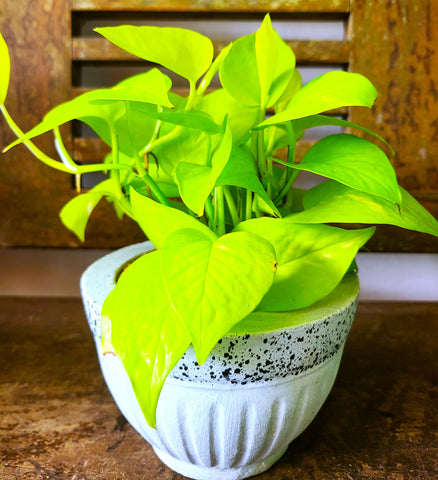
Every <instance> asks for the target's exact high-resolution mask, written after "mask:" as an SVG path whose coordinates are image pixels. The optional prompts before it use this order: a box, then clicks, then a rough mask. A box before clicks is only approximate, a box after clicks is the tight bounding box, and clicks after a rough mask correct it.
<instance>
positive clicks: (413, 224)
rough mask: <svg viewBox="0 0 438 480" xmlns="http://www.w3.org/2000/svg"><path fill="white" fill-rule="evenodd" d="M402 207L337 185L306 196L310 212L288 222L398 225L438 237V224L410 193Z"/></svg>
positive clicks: (404, 194)
mask: <svg viewBox="0 0 438 480" xmlns="http://www.w3.org/2000/svg"><path fill="white" fill-rule="evenodd" d="M400 191H401V195H402V202H401V207H400V209H399V207H398V206H397V205H395V204H394V203H392V202H389V201H388V200H385V199H384V198H381V197H376V196H374V195H369V194H366V193H364V192H359V191H358V190H353V189H351V188H349V187H347V186H345V185H341V184H339V183H337V182H334V181H328V182H324V183H322V184H320V185H317V186H316V187H313V188H311V189H310V190H309V191H308V192H307V193H306V194H305V196H304V207H305V209H306V210H304V211H302V212H300V213H297V214H295V215H291V216H289V217H286V218H285V221H288V222H294V223H364V224H373V225H376V224H387V225H396V226H398V227H402V228H406V229H408V230H415V231H418V232H423V233H429V234H431V235H435V236H438V221H437V220H436V219H435V218H434V217H433V216H432V215H431V214H430V213H429V212H428V211H427V210H426V209H425V208H423V207H422V206H421V205H420V204H419V203H418V202H417V201H416V200H415V199H414V198H413V197H412V196H411V195H410V194H409V193H408V192H406V190H404V189H403V188H400Z"/></svg>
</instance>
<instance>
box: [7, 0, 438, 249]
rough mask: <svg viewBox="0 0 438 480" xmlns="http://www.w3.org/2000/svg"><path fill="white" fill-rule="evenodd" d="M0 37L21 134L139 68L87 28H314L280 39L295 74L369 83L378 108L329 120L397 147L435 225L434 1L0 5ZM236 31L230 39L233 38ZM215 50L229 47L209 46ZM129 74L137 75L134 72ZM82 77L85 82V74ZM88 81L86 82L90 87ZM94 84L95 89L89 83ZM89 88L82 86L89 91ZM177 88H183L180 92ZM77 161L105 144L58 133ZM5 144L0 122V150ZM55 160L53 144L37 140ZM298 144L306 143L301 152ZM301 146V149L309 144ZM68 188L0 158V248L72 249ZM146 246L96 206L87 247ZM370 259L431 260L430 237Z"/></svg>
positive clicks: (63, 178)
mask: <svg viewBox="0 0 438 480" xmlns="http://www.w3.org/2000/svg"><path fill="white" fill-rule="evenodd" d="M0 5H1V8H0V29H1V31H2V33H3V35H4V37H5V39H6V41H7V42H8V44H9V46H10V49H11V57H12V80H11V87H10V92H9V95H8V99H7V106H8V109H9V110H10V112H11V114H12V115H13V117H14V119H15V120H16V121H17V123H18V124H19V125H20V126H21V127H22V128H23V129H24V130H26V129H29V128H31V126H33V125H34V124H36V123H37V122H38V121H39V120H40V119H41V118H42V116H43V115H44V114H45V113H46V112H47V111H48V110H49V109H50V108H51V107H53V106H54V105H56V104H57V103H59V102H61V101H64V100H67V99H69V98H72V97H73V96H74V95H77V94H78V93H81V92H83V91H85V90H86V89H87V88H89V87H93V86H98V84H93V85H91V84H90V78H93V79H97V80H98V82H101V83H100V84H101V85H104V84H105V82H107V81H108V79H109V76H111V75H114V78H117V75H121V76H123V75H125V74H126V73H129V72H132V71H137V70H138V69H139V68H144V66H143V65H144V64H140V63H139V62H138V61H137V60H136V59H134V58H132V57H130V56H129V55H126V54H124V53H123V52H120V51H119V50H117V49H116V48H113V47H112V46H111V45H109V44H108V43H107V42H105V41H104V40H103V39H101V38H98V37H97V36H91V35H92V30H91V27H90V25H95V26H98V25H101V24H113V23H115V22H119V23H120V22H122V23H129V22H130V21H132V20H135V21H136V22H143V23H145V24H147V23H149V22H150V21H159V22H162V23H163V24H165V23H166V22H167V21H169V22H171V21H172V22H174V21H178V22H182V23H184V22H185V21H190V22H193V21H195V22H196V21H201V22H202V21H203V20H206V19H208V20H209V21H217V22H218V23H223V24H224V23H226V22H237V21H240V22H241V21H245V20H249V21H255V22H256V23H257V22H259V21H260V20H261V19H262V17H263V15H264V13H265V12H268V11H269V12H271V15H272V18H273V20H274V22H275V21H277V22H279V21H291V22H309V21H310V22H313V24H312V23H311V24H312V25H314V27H312V28H310V29H309V32H308V35H307V36H306V38H305V39H301V40H300V39H297V38H294V32H293V31H291V32H290V37H289V38H288V41H289V42H290V44H291V45H292V46H293V48H294V50H295V51H296V54H297V60H298V64H299V66H301V67H303V68H308V69H309V68H314V67H318V66H319V67H323V68H327V69H328V68H332V67H333V68H340V69H350V70H353V71H355V72H359V73H363V74H365V75H366V76H368V77H369V78H370V79H371V80H372V81H373V83H374V84H375V85H376V87H377V89H378V91H379V92H380V96H379V99H378V101H377V104H376V106H375V108H373V110H372V111H371V112H370V111H368V110H366V109H355V110H353V111H352V112H348V111H347V110H345V111H340V112H336V113H337V114H341V115H345V116H346V115H349V116H350V118H351V119H352V120H353V121H355V122H358V123H362V124H364V125H366V126H368V127H369V128H371V129H373V130H376V131H377V132H378V133H380V134H381V135H382V136H383V137H385V138H386V139H387V140H388V141H389V142H390V144H391V145H392V146H393V147H394V149H395V151H396V155H395V156H394V158H393V159H392V161H393V163H394V166H395V167H396V169H397V172H398V176H399V178H400V181H401V184H402V185H403V186H405V187H406V188H407V189H408V190H409V191H410V192H411V193H412V194H413V195H414V196H415V197H416V198H417V199H419V200H420V201H421V203H423V204H424V205H425V206H426V208H428V209H429V210H430V211H431V212H432V213H433V214H434V215H435V216H438V108H437V102H438V93H437V92H438V73H437V72H438V50H437V49H436V45H438V38H437V36H438V3H437V2H433V1H431V0H416V1H413V0H412V1H407V0H397V1H395V2H386V1H383V0H352V1H351V2H350V1H349V0H279V1H276V2H271V1H258V2H254V1H252V0H235V1H232V2H222V1H215V0H210V1H206V0H185V1H177V0H149V1H145V0H119V1H116V0H112V1H111V2H108V1H106V0H57V1H56V2H54V1H48V0H14V1H13V2H11V1H9V0H0ZM319 20H324V21H334V22H338V23H339V22H341V23H342V24H343V25H345V35H344V36H343V38H337V39H334V40H333V39H318V38H319V37H318V35H317V33H318V32H317V30H318V27H317V26H316V27H315V25H318V24H317V23H315V22H318V21H319ZM239 35H240V33H238V34H237V35H236V36H239ZM214 40H215V46H216V50H217V51H219V50H220V48H221V47H222V46H223V45H224V44H225V43H226V40H225V39H224V38H219V37H218V38H214ZM136 69H137V70H136ZM90 72H91V73H90ZM90 75H94V76H93V77H90ZM93 82H94V80H93ZM93 82H91V83H93ZM181 88H183V86H181ZM65 131H66V134H67V144H68V146H69V148H70V149H71V151H72V152H73V155H74V157H75V159H76V160H78V161H82V162H87V161H89V160H90V159H95V158H97V157H99V155H100V156H102V154H103V153H104V151H105V148H104V146H103V145H102V144H101V143H100V142H99V141H97V139H95V138H91V137H89V136H88V133H87V132H86V131H85V132H84V131H83V129H77V128H76V127H75V126H73V128H72V129H71V128H70V127H66V130H65ZM12 140H13V136H12V134H11V133H10V132H9V131H8V129H7V128H6V126H5V124H4V122H3V121H2V122H0V144H1V145H2V146H5V145H7V144H8V143H9V142H10V141H12ZM38 142H39V144H40V145H42V146H43V147H44V148H45V149H46V150H47V151H48V152H49V153H51V154H53V155H55V152H54V148H53V142H52V139H51V136H50V135H45V136H44V137H42V138H41V139H39V140H38ZM306 142H307V143H306ZM306 142H304V144H303V145H302V148H303V149H305V148H307V147H308V146H309V145H310V144H311V141H310V142H309V140H307V141H306ZM74 183H75V179H74V178H72V177H71V176H69V175H67V174H63V173H59V172H55V171H52V170H51V169H49V168H47V167H45V166H44V165H41V164H40V163H39V162H38V161H36V160H35V159H33V157H32V156H31V155H30V154H29V153H28V152H27V151H26V150H25V148H24V147H22V146H20V147H17V148H15V149H13V150H12V151H10V152H8V153H7V154H5V155H3V156H2V157H1V160H0V205H1V207H0V245H1V246H41V247H59V246H70V247H79V246H81V245H82V244H80V242H79V241H78V240H77V239H76V238H75V237H74V236H73V235H72V234H71V233H70V232H68V231H67V230H66V229H65V228H64V227H63V226H62V224H61V222H60V220H59V219H58V213H59V210H60V209H61V207H62V206H63V204H64V203H65V202H66V201H67V200H68V199H69V198H71V196H72V195H74V192H75V185H74ZM142 238H143V236H142V233H141V232H140V231H139V229H138V227H137V226H136V225H134V224H133V223H132V222H131V221H129V220H124V221H123V222H118V221H116V219H115V214H114V213H113V211H112V208H111V206H110V205H106V204H104V202H102V205H100V206H99V207H98V209H97V210H96V212H95V214H93V217H92V220H91V222H90V225H89V228H88V229H87V236H86V242H85V244H84V246H85V247H118V246H122V245H126V244H129V243H132V242H134V241H137V240H141V239H142ZM371 248H372V249H373V250H375V251H405V250H409V251H438V242H437V240H436V239H435V238H432V237H430V238H429V237H427V236H426V235H420V234H416V233H415V234H414V233H410V232H406V231H402V230H397V229H392V228H387V227H382V228H379V233H378V235H377V236H376V237H375V239H374V240H373V243H372V245H371Z"/></svg>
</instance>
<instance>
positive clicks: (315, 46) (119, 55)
mask: <svg viewBox="0 0 438 480" xmlns="http://www.w3.org/2000/svg"><path fill="white" fill-rule="evenodd" d="M213 43H214V47H215V55H217V54H218V53H219V52H220V50H222V48H223V47H224V46H225V45H226V44H227V43H228V42H223V41H214V42H213ZM287 43H288V45H289V46H290V47H291V48H292V49H293V50H294V52H295V55H296V57H297V61H298V62H300V63H331V64H339V63H341V64H347V63H348V59H349V55H350V44H349V42H348V41H329V40H323V41H321V40H294V41H289V42H287ZM72 59H73V60H74V61H132V60H135V59H138V57H135V56H134V55H131V54H129V53H127V52H125V51H124V50H122V49H120V48H118V47H117V46H115V45H114V44H112V43H110V42H108V41H107V40H105V39H103V38H73V41H72Z"/></svg>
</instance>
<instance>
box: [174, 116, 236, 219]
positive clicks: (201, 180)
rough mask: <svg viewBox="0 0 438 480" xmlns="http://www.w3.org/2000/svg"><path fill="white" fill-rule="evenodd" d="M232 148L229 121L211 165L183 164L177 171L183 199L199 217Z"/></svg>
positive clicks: (179, 165) (214, 152) (180, 164)
mask: <svg viewBox="0 0 438 480" xmlns="http://www.w3.org/2000/svg"><path fill="white" fill-rule="evenodd" d="M231 146H232V135H231V128H230V124H229V122H228V121H227V122H226V126H225V132H224V134H223V135H222V138H221V139H220V141H219V144H218V145H217V146H216V148H215V149H214V151H213V154H212V156H211V162H210V163H211V165H198V164H195V163H189V162H181V163H179V164H178V165H177V167H176V169H175V178H176V180H177V182H178V186H179V191H180V194H181V198H182V200H183V201H184V203H185V204H186V205H187V206H188V207H189V208H190V209H191V210H192V211H193V212H195V213H196V215H197V216H198V217H201V216H202V215H203V214H204V205H205V202H206V200H207V198H208V196H209V195H210V193H211V191H212V190H213V188H214V186H215V184H216V180H217V179H218V177H219V175H220V174H221V172H222V170H223V169H224V167H225V165H226V164H227V162H228V159H229V158H230V152H231Z"/></svg>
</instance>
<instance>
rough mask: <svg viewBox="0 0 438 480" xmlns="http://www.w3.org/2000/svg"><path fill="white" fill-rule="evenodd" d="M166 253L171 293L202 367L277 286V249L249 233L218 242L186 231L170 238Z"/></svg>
mask: <svg viewBox="0 0 438 480" xmlns="http://www.w3.org/2000/svg"><path fill="white" fill-rule="evenodd" d="M161 253H162V258H161V263H162V272H163V278H164V283H165V285H166V289H167V292H168V294H169V296H170V298H171V302H172V305H173V306H174V308H175V310H176V311H177V313H178V315H179V316H180V318H181V320H182V321H183V323H184V325H185V327H186V329H187V330H188V332H189V333H190V336H191V338H192V343H193V347H194V349H195V352H196V356H197V359H198V362H199V363H200V364H202V363H203V362H204V361H205V360H206V359H207V357H208V355H209V353H210V351H211V350H212V348H213V347H214V346H215V345H216V343H217V342H218V341H219V340H220V339H221V338H222V337H223V336H224V335H225V334H226V333H227V332H228V330H229V329H230V328H232V327H233V326H234V325H235V324H236V323H237V322H239V321H240V320H241V319H242V318H244V317H245V316H246V315H248V314H249V313H250V312H251V311H252V310H254V308H255V307H256V306H257V305H258V303H259V302H260V300H261V299H262V297H263V296H264V294H265V293H266V292H267V291H268V289H269V288H270V286H271V285H272V281H273V279H274V274H275V270H276V259H275V253H274V249H273V247H272V245H271V244H270V243H269V242H267V241H266V240H264V239H263V238H261V237H258V236H256V235H253V234H251V233H247V232H236V233H230V234H228V235H224V236H222V237H220V238H218V239H217V240H216V241H212V240H211V238H209V237H207V236H206V235H205V234H203V233H202V232H200V231H199V230H192V229H183V230H177V231H175V232H173V233H172V234H171V235H169V236H168V237H167V239H166V241H165V243H164V247H163V250H162V251H161Z"/></svg>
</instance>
